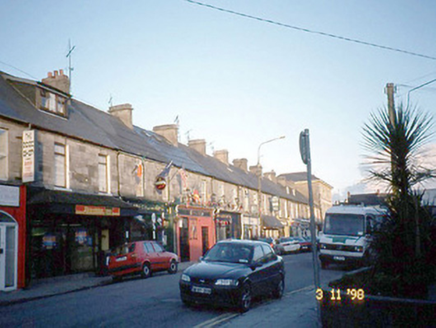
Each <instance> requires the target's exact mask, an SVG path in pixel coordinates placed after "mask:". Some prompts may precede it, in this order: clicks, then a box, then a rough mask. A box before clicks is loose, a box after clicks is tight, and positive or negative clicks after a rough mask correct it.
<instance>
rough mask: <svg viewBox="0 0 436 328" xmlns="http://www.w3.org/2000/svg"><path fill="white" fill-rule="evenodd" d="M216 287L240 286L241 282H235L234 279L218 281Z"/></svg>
mask: <svg viewBox="0 0 436 328" xmlns="http://www.w3.org/2000/svg"><path fill="white" fill-rule="evenodd" d="M215 285H217V286H238V285H239V281H237V280H234V279H218V280H217V281H216V282H215Z"/></svg>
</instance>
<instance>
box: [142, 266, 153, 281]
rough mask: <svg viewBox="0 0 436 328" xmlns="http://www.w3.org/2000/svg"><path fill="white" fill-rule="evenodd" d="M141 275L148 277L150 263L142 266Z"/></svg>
mask: <svg viewBox="0 0 436 328" xmlns="http://www.w3.org/2000/svg"><path fill="white" fill-rule="evenodd" d="M141 276H142V278H144V279H145V278H148V277H151V269H150V264H148V263H145V264H144V266H143V267H142V271H141Z"/></svg>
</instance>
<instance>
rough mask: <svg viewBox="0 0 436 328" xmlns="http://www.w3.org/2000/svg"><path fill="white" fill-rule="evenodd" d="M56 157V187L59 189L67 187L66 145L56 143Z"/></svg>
mask: <svg viewBox="0 0 436 328" xmlns="http://www.w3.org/2000/svg"><path fill="white" fill-rule="evenodd" d="M54 156H55V165H54V169H55V182H54V184H55V186H57V187H63V188H66V187H67V165H66V164H67V161H66V150H65V145H62V144H58V143H55V146H54Z"/></svg>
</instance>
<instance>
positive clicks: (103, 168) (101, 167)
mask: <svg viewBox="0 0 436 328" xmlns="http://www.w3.org/2000/svg"><path fill="white" fill-rule="evenodd" d="M108 175H109V174H108V157H107V155H102V154H99V155H98V191H100V192H104V193H107V192H108V191H109V188H108Z"/></svg>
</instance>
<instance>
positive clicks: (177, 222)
mask: <svg viewBox="0 0 436 328" xmlns="http://www.w3.org/2000/svg"><path fill="white" fill-rule="evenodd" d="M133 110H134V109H133V107H132V106H131V105H130V104H121V105H117V106H112V107H110V108H109V110H108V111H107V112H104V111H101V110H99V109H96V108H94V107H91V106H89V105H87V104H84V103H83V102H80V101H78V100H76V99H74V98H73V97H72V96H71V95H70V94H69V82H68V77H67V76H66V75H64V74H63V72H62V70H61V71H59V72H57V71H55V72H54V73H53V74H52V73H49V74H48V76H47V78H45V79H43V80H42V81H41V82H37V81H32V80H27V79H22V78H18V77H14V76H11V75H8V74H6V73H3V72H0V233H6V232H3V231H6V230H7V231H9V232H10V234H11V236H12V232H11V231H12V230H13V229H15V230H13V234H15V235H14V238H15V239H14V240H15V241H14V247H12V246H9V249H10V250H11V252H10V253H8V254H10V256H9V257H8V259H9V262H7V264H6V265H5V264H2V267H0V290H4V289H7V288H6V287H5V286H6V285H5V282H4V281H5V279H4V278H2V277H4V276H5V274H4V273H3V275H2V274H1V273H2V272H6V271H7V272H9V275H8V277H10V276H11V272H12V276H13V277H14V279H15V280H14V281H15V283H14V284H13V286H12V287H8V288H12V289H13V288H21V287H23V286H25V285H26V284H28V283H29V281H31V280H32V279H37V278H41V277H46V276H55V275H64V274H69V273H74V272H83V271H96V272H101V271H102V269H103V268H104V260H105V254H106V253H107V251H109V250H110V249H111V248H113V247H114V246H117V245H119V244H122V243H124V242H128V241H134V240H141V239H154V240H159V241H161V242H162V243H163V244H164V245H165V246H166V247H167V248H168V249H169V250H172V251H174V252H176V253H177V254H178V255H179V257H180V258H181V259H182V260H196V259H198V257H199V256H201V255H202V254H203V253H204V252H205V251H206V250H207V249H208V248H210V247H211V246H212V245H213V244H214V243H215V242H216V241H217V240H220V239H225V238H253V237H256V236H261V235H270V236H276V237H277V236H282V235H289V234H290V233H291V229H290V226H291V222H292V220H293V219H294V218H308V215H309V209H308V200H307V197H306V196H305V195H304V194H303V193H302V192H300V191H299V190H298V188H290V187H289V186H287V185H286V184H281V183H280V179H277V178H276V177H275V174H270V173H269V174H265V175H263V176H262V178H261V179H262V180H261V182H262V191H261V199H260V201H259V200H258V190H257V186H258V184H257V183H258V174H261V172H259V171H257V172H254V173H253V172H252V171H250V170H249V169H248V168H247V160H246V159H236V160H234V161H233V164H231V163H229V154H228V151H227V150H219V151H215V152H214V154H213V156H210V155H208V154H207V153H206V142H205V140H191V141H189V143H188V145H184V144H181V143H179V142H178V139H177V136H178V126H177V125H174V124H169V125H162V126H156V127H154V128H153V129H152V131H150V130H146V129H143V128H140V127H138V126H135V125H134V124H133V123H134V122H132V111H133ZM259 203H260V204H259ZM259 208H260V213H261V215H259ZM2 218H3V219H2ZM259 218H260V219H261V220H259ZM261 223H262V225H261ZM8 227H9V228H8ZM9 232H8V233H9ZM11 245H12V244H11ZM10 259H13V261H12V260H10ZM0 263H6V262H5V261H0ZM2 279H3V281H2Z"/></svg>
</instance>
